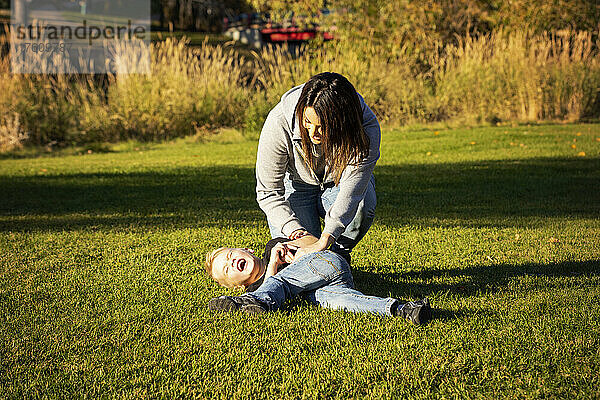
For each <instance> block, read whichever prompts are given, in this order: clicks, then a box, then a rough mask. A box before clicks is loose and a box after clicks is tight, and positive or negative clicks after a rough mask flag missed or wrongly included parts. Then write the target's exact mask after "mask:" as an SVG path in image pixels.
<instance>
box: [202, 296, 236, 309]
mask: <svg viewBox="0 0 600 400" xmlns="http://www.w3.org/2000/svg"><path fill="white" fill-rule="evenodd" d="M208 309H209V310H213V311H220V312H228V311H237V310H239V309H240V306H239V304H237V303H236V302H235V301H233V300H232V299H230V298H227V297H224V298H221V297H217V298H216V299H211V300H209V301H208Z"/></svg>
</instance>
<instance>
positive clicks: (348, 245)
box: [319, 176, 377, 257]
mask: <svg viewBox="0 0 600 400" xmlns="http://www.w3.org/2000/svg"><path fill="white" fill-rule="evenodd" d="M339 191H340V190H339V186H334V187H331V188H327V189H325V191H324V192H323V193H322V195H321V199H320V200H321V201H320V202H319V203H320V204H319V214H320V215H321V217H323V218H324V217H325V213H327V211H329V209H330V208H331V206H332V205H333V203H334V202H335V200H336V198H337V195H338V193H339ZM376 207H377V195H376V194H375V177H373V176H371V181H370V182H369V185H368V186H367V191H366V192H365V197H364V198H363V200H362V201H361V202H360V203H359V205H358V209H357V210H356V215H355V217H354V219H353V220H352V221H351V222H350V223H349V224H348V226H346V230H345V231H344V232H342V234H341V235H340V237H339V238H338V240H337V241H336V242H335V243H334V244H333V246H331V250H333V251H335V252H336V253H339V254H341V255H342V256H344V257H345V256H346V255H347V254H350V252H351V251H352V249H353V248H354V246H356V244H357V243H358V242H359V241H360V240H361V239H362V238H363V237H364V236H365V234H366V233H367V231H368V230H369V228H370V227H371V224H373V220H374V219H375V208H376Z"/></svg>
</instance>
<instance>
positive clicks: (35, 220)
mask: <svg viewBox="0 0 600 400" xmlns="http://www.w3.org/2000/svg"><path fill="white" fill-rule="evenodd" d="M376 178H377V185H376V186H377V195H378V209H377V217H376V224H379V225H384V226H389V227H398V226H403V225H408V224H416V225H425V226H453V225H456V226H474V227H478V226H514V225H522V224H526V223H527V221H524V220H523V218H529V217H534V218H536V217H541V218H543V217H574V218H597V217H598V216H599V215H600V201H599V199H600V159H551V158H549V159H546V158H544V159H530V160H518V161H516V160H509V161H482V162H468V163H453V164H425V165H401V166H379V167H377V169H376ZM254 185H255V178H254V170H253V169H252V168H247V167H237V166H236V167H234V166H228V167H223V166H219V167H194V168H191V167H187V168H173V169H168V170H165V171H164V172H161V171H152V172H135V173H97V174H93V173H91V174H61V175H48V174H47V173H46V172H45V171H40V174H39V175H36V176H1V175H0V198H1V199H2V201H0V230H1V231H35V230H59V231H62V230H69V229H83V228H88V227H92V228H98V229H101V228H121V227H135V228H146V227H154V228H161V227H165V228H171V227H174V228H184V227H203V226H214V225H218V224H222V223H224V221H226V222H227V223H228V224H233V225H239V226H246V225H255V224H257V223H259V224H262V223H265V218H264V215H263V213H262V211H261V210H260V209H259V208H258V205H257V203H256V201H255V193H254ZM265 226H266V223H265Z"/></svg>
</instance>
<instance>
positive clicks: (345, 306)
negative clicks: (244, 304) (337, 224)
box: [246, 250, 399, 316]
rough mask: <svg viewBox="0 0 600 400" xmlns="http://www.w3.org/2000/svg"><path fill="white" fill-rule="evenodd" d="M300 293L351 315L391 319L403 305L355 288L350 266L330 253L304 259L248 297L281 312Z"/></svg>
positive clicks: (272, 277)
mask: <svg viewBox="0 0 600 400" xmlns="http://www.w3.org/2000/svg"><path fill="white" fill-rule="evenodd" d="M299 294H301V295H302V296H303V297H304V298H305V299H307V300H308V301H310V302H312V303H313V304H318V305H320V306H322V307H325V308H333V309H339V310H346V311H350V312H365V313H373V314H379V315H388V316H391V315H392V310H393V308H396V307H398V306H399V304H398V300H396V299H393V298H390V297H388V298H381V297H375V296H367V295H364V294H362V293H361V292H359V291H358V290H356V289H354V281H353V279H352V273H351V272H350V266H349V265H348V263H347V262H346V260H345V259H344V258H343V257H342V256H340V255H339V254H337V253H334V252H333V251H330V250H324V251H318V252H316V253H311V254H306V255H304V256H302V257H300V258H299V259H298V260H296V261H294V262H293V263H291V264H290V265H288V266H287V267H286V268H284V269H283V270H281V271H280V272H278V273H277V274H276V275H274V276H270V277H269V278H267V279H265V281H264V282H263V284H262V285H261V286H260V287H259V288H258V289H256V290H255V291H254V292H251V293H248V294H246V296H252V297H254V298H256V299H258V300H260V301H262V302H263V303H265V304H267V305H268V306H269V308H270V310H277V309H279V308H280V307H281V306H282V305H283V303H284V302H285V301H286V300H287V299H291V298H294V297H295V296H297V295H299Z"/></svg>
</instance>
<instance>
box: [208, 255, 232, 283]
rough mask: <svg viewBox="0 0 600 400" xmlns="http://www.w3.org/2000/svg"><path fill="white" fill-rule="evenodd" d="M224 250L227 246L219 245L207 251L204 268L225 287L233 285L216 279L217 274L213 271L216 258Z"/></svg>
mask: <svg viewBox="0 0 600 400" xmlns="http://www.w3.org/2000/svg"><path fill="white" fill-rule="evenodd" d="M223 250H225V247H219V248H218V249H215V250H213V251H211V252H208V253H206V262H205V265H204V268H205V269H206V273H207V274H208V275H209V276H210V277H211V278H213V279H214V280H215V281H217V282H218V283H219V285H221V286H225V287H231V286H230V285H227V284H225V283H223V282H219V281H218V280H217V279H215V276H214V275H213V273H212V269H213V263H214V262H215V258H216V257H217V256H218V255H219V253H220V252H221V251H223Z"/></svg>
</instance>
